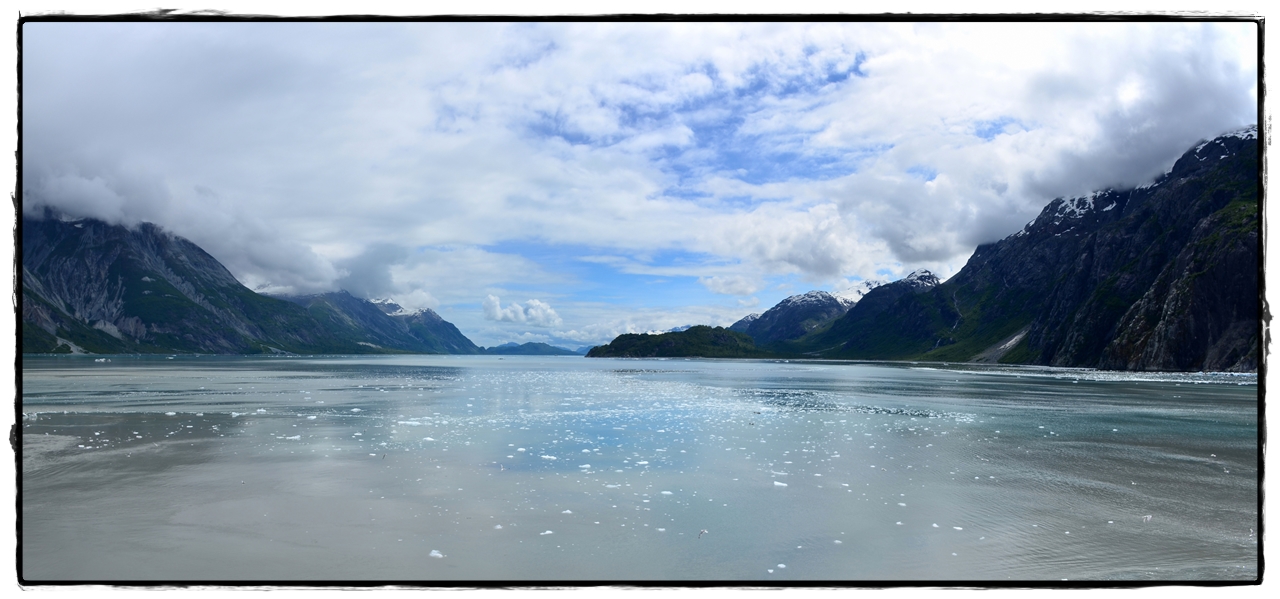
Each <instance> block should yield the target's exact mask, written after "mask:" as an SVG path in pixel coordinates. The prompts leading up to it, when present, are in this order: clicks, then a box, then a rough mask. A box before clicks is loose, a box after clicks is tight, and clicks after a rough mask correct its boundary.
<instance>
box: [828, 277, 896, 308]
mask: <svg viewBox="0 0 1280 599" xmlns="http://www.w3.org/2000/svg"><path fill="white" fill-rule="evenodd" d="M888 283H889V282H888V281H884V280H881V279H868V280H865V281H859V282H857V283H855V284H853V285H851V286H849V287H846V288H845V289H842V290H840V291H837V292H835V293H833V294H832V295H834V296H836V297H838V298H841V299H845V300H849V303H851V304H856V303H858V301H859V300H861V299H862V298H863V297H865V296H866V295H867V293H868V292H870V291H871V290H872V289H875V288H876V287H879V286H881V285H886V284H888Z"/></svg>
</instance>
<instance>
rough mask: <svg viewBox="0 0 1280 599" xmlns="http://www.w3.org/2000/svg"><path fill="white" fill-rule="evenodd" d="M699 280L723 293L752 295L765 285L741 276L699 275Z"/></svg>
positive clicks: (714, 291) (710, 288)
mask: <svg viewBox="0 0 1280 599" xmlns="http://www.w3.org/2000/svg"><path fill="white" fill-rule="evenodd" d="M698 282H699V283H702V286H703V287H706V288H707V289H708V290H710V291H711V292H712V293H719V294H721V295H751V294H753V293H755V292H756V291H759V290H760V288H761V287H763V285H762V284H761V283H760V281H758V280H751V279H748V278H747V277H741V276H724V277H698Z"/></svg>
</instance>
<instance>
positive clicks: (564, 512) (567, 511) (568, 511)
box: [560, 510, 573, 514]
mask: <svg viewBox="0 0 1280 599" xmlns="http://www.w3.org/2000/svg"><path fill="white" fill-rule="evenodd" d="M560 513H561V514H572V513H573V512H572V511H570V510H565V511H563V512H560Z"/></svg>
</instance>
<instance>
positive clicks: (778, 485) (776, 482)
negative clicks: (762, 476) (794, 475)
mask: <svg viewBox="0 0 1280 599" xmlns="http://www.w3.org/2000/svg"><path fill="white" fill-rule="evenodd" d="M773 486H775V487H785V486H787V483H781V482H778V481H776V480H775V481H773Z"/></svg>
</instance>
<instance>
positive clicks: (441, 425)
mask: <svg viewBox="0 0 1280 599" xmlns="http://www.w3.org/2000/svg"><path fill="white" fill-rule="evenodd" d="M1256 382H1257V379H1256V377H1255V376H1253V375H1212V374H1211V375H1151V374H1141V375H1139V374H1132V375H1127V374H1116V373H1099V372H1089V371H1066V370H1046V369H1013V368H978V367H972V366H946V365H940V364H932V365H925V364H920V365H909V364H891V365H886V364H836V363H806V362H789V363H788V362H770V361H714V360H679V359H677V360H612V359H603V360H597V359H591V360H588V359H584V358H558V357H557V358H542V357H513V356H508V357H505V358H498V357H492V356H484V357H477V356H466V357H461V356H412V357H371V358H364V357H361V358H212V357H199V358H194V357H178V358H176V359H165V358H164V357H159V358H138V357H129V356H116V357H112V358H111V361H110V362H95V361H93V359H92V358H85V357H70V358H66V357H64V358H30V357H28V358H23V375H22V385H23V387H22V402H23V405H22V412H23V418H22V498H21V499H22V507H21V509H22V522H21V530H22V539H21V541H22V546H21V560H22V561H21V570H22V574H23V576H24V577H25V578H26V579H27V580H28V581H55V580H75V579H91V580H241V581H247V580H255V579H265V580H278V581H283V580H301V581H306V580H349V581H350V580H363V579H371V580H381V581H411V580H475V581H479V580H525V581H533V580H564V581H573V580H578V581H587V580H651V579H652V580H734V581H765V582H769V581H791V580H831V581H842V580H847V581H862V580H866V581H874V580H939V579H942V580H989V581H1003V580H1048V581H1058V580H1061V579H1071V580H1084V579H1091V580H1100V579H1103V580H1187V579H1213V580H1249V579H1253V578H1255V577H1256V576H1257V572H1258V570H1257V566H1258V544H1257V541H1258V539H1257V534H1256V532H1255V531H1256V529H1257V527H1258V524H1257V523H1258V512H1259V506H1258V472H1257V464H1258V455H1257V448H1258V423H1257V413H1258V387H1257V384H1256Z"/></svg>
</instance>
